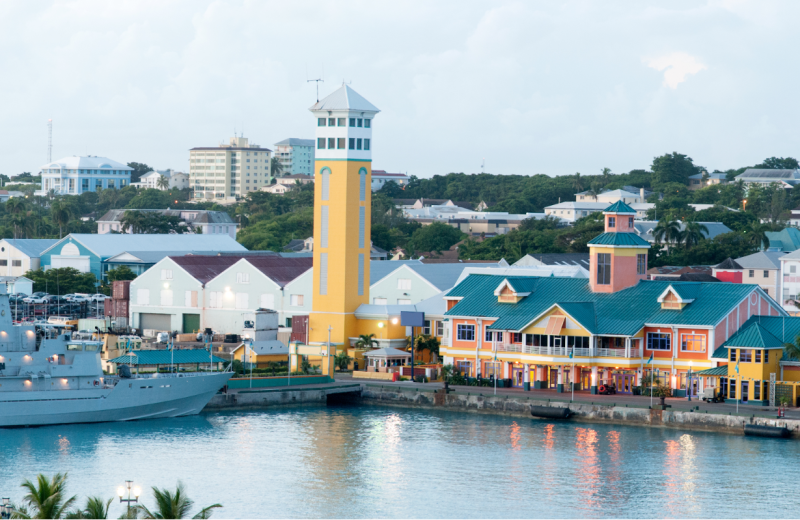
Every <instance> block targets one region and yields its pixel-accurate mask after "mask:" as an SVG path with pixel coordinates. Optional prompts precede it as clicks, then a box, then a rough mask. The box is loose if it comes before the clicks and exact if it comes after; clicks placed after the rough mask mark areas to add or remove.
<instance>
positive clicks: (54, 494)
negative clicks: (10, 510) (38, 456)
mask: <svg viewBox="0 0 800 520" xmlns="http://www.w3.org/2000/svg"><path fill="white" fill-rule="evenodd" d="M66 483H67V474H66V473H64V474H61V473H56V474H55V475H53V478H51V479H50V480H47V477H45V476H44V475H42V474H41V473H40V474H39V475H38V476H37V477H36V482H31V481H30V480H26V481H25V482H23V483H22V488H23V489H25V490H27V491H28V494H27V495H25V496H24V497H22V501H23V503H24V504H25V505H24V506H22V507H20V508H19V509H17V510H15V511H14V518H64V516H65V515H66V514H67V510H68V509H69V508H70V507H72V505H73V504H74V503H75V500H76V497H75V496H72V497H70V498H66V493H65V491H66Z"/></svg>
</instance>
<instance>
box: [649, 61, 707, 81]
mask: <svg viewBox="0 0 800 520" xmlns="http://www.w3.org/2000/svg"><path fill="white" fill-rule="evenodd" d="M647 66H648V67H650V68H651V69H656V70H659V71H661V70H663V71H664V84H665V85H666V86H668V87H669V88H671V89H672V90H675V89H676V88H678V84H679V83H683V82H684V81H686V76H688V75H690V74H697V73H698V72H700V71H701V70H706V69H707V68H708V67H707V66H706V65H705V64H703V63H700V62H699V61H698V60H697V58H695V57H694V56H690V55H688V54H686V53H685V52H673V53H672V54H667V55H665V56H661V57H659V58H652V59H650V60H647Z"/></svg>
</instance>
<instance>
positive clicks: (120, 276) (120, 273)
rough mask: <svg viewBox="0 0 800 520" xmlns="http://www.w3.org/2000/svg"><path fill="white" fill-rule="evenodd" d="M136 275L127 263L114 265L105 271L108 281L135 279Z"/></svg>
mask: <svg viewBox="0 0 800 520" xmlns="http://www.w3.org/2000/svg"><path fill="white" fill-rule="evenodd" d="M136 277H137V275H136V273H134V272H133V271H131V268H130V267H128V266H127V265H121V266H119V267H115V268H114V269H109V270H108V271H107V272H106V278H108V281H109V283H110V282H116V281H118V280H135V279H136Z"/></svg>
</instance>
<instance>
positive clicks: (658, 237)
mask: <svg viewBox="0 0 800 520" xmlns="http://www.w3.org/2000/svg"><path fill="white" fill-rule="evenodd" d="M680 237H681V225H680V223H679V222H678V221H677V220H672V221H668V220H667V219H662V220H659V221H658V224H656V227H655V228H653V238H654V239H655V241H656V244H660V243H661V241H662V240H666V241H667V242H676V241H678V240H680Z"/></svg>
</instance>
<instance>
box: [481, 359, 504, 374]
mask: <svg viewBox="0 0 800 520" xmlns="http://www.w3.org/2000/svg"><path fill="white" fill-rule="evenodd" d="M484 370H485V373H484V374H483V377H500V373H501V372H500V362H499V361H487V362H486V363H484Z"/></svg>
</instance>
